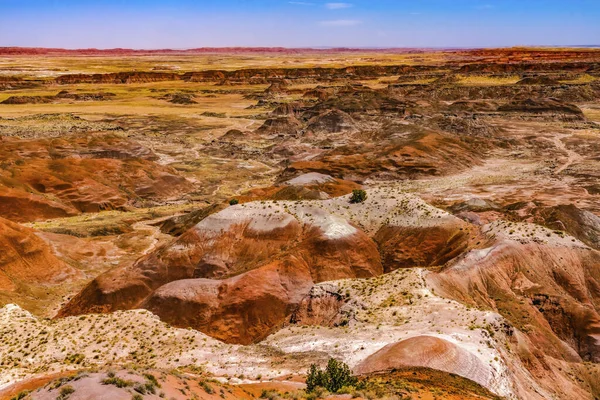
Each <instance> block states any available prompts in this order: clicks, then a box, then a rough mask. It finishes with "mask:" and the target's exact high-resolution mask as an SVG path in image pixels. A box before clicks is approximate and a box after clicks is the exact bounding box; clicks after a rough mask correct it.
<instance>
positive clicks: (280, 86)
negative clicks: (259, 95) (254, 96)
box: [265, 80, 288, 95]
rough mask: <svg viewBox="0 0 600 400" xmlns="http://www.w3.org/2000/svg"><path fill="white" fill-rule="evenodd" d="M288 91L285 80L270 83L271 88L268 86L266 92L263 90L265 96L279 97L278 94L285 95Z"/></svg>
mask: <svg viewBox="0 0 600 400" xmlns="http://www.w3.org/2000/svg"><path fill="white" fill-rule="evenodd" d="M287 91H288V84H287V82H286V81H285V80H280V81H274V82H272V83H271V86H269V87H268V88H267V89H266V90H265V94H267V95H280V94H286V93H287Z"/></svg>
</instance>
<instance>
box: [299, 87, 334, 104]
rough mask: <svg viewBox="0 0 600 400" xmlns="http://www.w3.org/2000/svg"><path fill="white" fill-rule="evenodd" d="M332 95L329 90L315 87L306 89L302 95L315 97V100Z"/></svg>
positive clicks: (325, 98) (321, 99) (324, 98)
mask: <svg viewBox="0 0 600 400" xmlns="http://www.w3.org/2000/svg"><path fill="white" fill-rule="evenodd" d="M332 95H333V93H332V91H331V90H326V89H318V88H317V89H312V90H307V91H306V92H304V94H303V95H302V97H304V98H315V99H317V100H320V101H323V100H327V99H328V98H329V97H330V96H332Z"/></svg>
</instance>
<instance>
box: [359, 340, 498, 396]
mask: <svg viewBox="0 0 600 400" xmlns="http://www.w3.org/2000/svg"><path fill="white" fill-rule="evenodd" d="M410 367H425V368H431V369H436V370H440V371H444V372H449V373H452V374H456V375H460V376H462V377H465V378H468V379H470V380H472V381H474V382H477V383H479V384H480V385H482V386H486V385H488V382H489V380H490V378H491V376H490V375H491V373H490V369H489V367H487V366H486V365H485V364H484V363H483V362H482V361H481V360H480V359H479V358H477V356H475V355H474V354H471V353H470V352H468V351H467V350H465V349H463V348H461V347H459V346H458V345H456V344H454V343H451V342H449V341H447V340H444V339H440V338H437V337H433V336H416V337H413V338H410V339H406V340H402V341H401V342H398V343H394V344H390V345H388V346H386V347H384V348H383V349H381V350H379V351H378V352H377V353H375V354H373V355H371V356H370V357H368V358H367V359H366V360H364V361H363V362H362V363H361V364H359V365H358V366H357V367H356V368H355V371H356V372H357V373H359V374H370V373H374V372H380V371H389V370H393V369H402V368H410Z"/></svg>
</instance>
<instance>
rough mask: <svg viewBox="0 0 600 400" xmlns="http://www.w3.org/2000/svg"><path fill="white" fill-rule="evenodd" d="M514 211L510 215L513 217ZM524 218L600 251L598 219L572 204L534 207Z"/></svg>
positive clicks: (599, 220) (599, 218)
mask: <svg viewBox="0 0 600 400" xmlns="http://www.w3.org/2000/svg"><path fill="white" fill-rule="evenodd" d="M514 211H517V210H514ZM514 211H513V212H512V213H511V215H515V212H514ZM517 212H518V211H517ZM526 216H527V217H528V218H526V220H531V221H533V222H535V223H538V224H540V225H543V226H546V227H548V228H550V229H553V230H555V231H564V232H566V233H568V234H569V235H572V236H574V237H576V238H577V239H579V240H581V241H582V242H584V243H585V244H587V245H588V246H590V247H592V248H594V249H596V250H600V217H598V216H597V215H596V214H593V213H591V212H589V211H585V210H582V209H580V208H578V207H577V206H575V205H574V204H562V205H558V206H554V207H536V208H534V209H533V210H530V211H529V212H528V213H527V214H526Z"/></svg>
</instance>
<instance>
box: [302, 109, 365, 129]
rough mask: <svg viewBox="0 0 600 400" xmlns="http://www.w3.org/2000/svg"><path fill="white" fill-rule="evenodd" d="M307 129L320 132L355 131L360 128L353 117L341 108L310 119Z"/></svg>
mask: <svg viewBox="0 0 600 400" xmlns="http://www.w3.org/2000/svg"><path fill="white" fill-rule="evenodd" d="M307 130H308V131H310V132H314V133H316V134H320V133H324V134H327V133H341V132H344V133H353V132H356V131H357V130H358V129H357V127H356V123H355V122H354V120H353V119H352V117H351V116H350V115H348V114H346V113H345V112H343V111H340V110H330V111H326V112H324V113H322V114H319V115H318V116H316V117H313V118H311V119H310V120H309V121H308V125H307Z"/></svg>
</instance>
